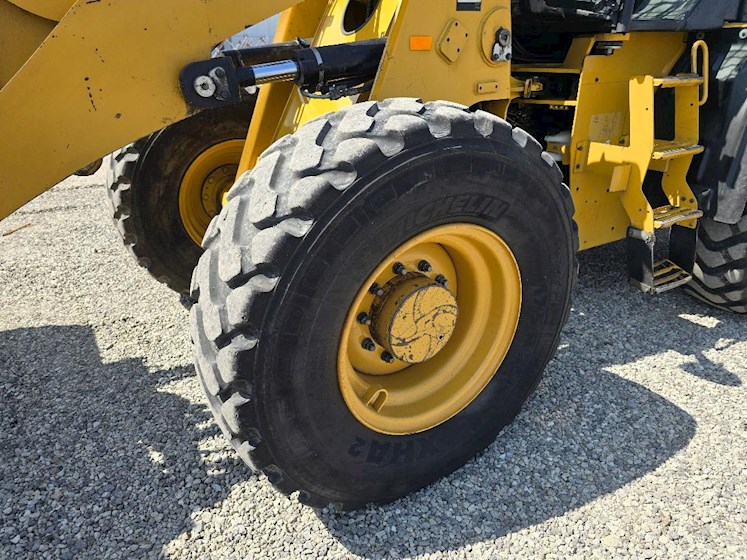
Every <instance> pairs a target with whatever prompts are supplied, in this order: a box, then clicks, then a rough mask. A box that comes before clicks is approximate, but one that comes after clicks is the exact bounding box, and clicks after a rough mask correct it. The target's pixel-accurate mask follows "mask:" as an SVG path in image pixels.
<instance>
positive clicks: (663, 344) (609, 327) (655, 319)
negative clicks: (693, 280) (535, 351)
mask: <svg viewBox="0 0 747 560" xmlns="http://www.w3.org/2000/svg"><path fill="white" fill-rule="evenodd" d="M580 261H581V276H580V279H579V280H580V281H579V287H578V290H577V294H576V297H575V304H574V317H573V319H572V320H571V322H570V323H569V325H568V326H567V327H566V333H565V334H566V337H565V338H570V339H575V338H579V337H583V333H594V335H593V336H588V335H587V336H586V340H585V343H588V345H589V347H588V348H585V349H584V351H585V352H586V353H588V354H589V358H590V360H592V361H593V363H595V364H596V365H598V366H602V367H604V366H608V365H617V364H627V363H631V362H635V361H637V360H640V359H642V358H646V357H655V356H658V355H660V354H662V353H663V352H666V351H670V352H676V353H678V354H681V355H683V356H692V357H694V358H695V361H694V362H691V363H687V364H684V365H683V366H681V368H680V369H682V370H684V371H686V372H688V373H689V374H692V375H694V376H696V377H698V378H700V379H703V380H704V381H708V382H710V383H715V384H718V385H723V386H727V387H739V386H741V385H742V380H741V379H740V378H739V377H738V376H737V375H736V374H734V373H733V372H731V371H729V370H728V369H726V368H724V367H723V365H722V364H719V363H718V362H716V361H714V360H713V359H711V358H709V357H708V356H707V355H706V354H707V353H710V354H711V355H713V354H714V351H715V352H716V353H717V352H718V351H719V350H723V349H725V348H727V347H728V346H731V345H732V344H735V343H737V342H742V341H744V338H745V327H746V326H747V322H746V321H745V318H744V317H740V316H739V315H736V314H733V313H729V312H726V311H720V310H718V309H714V308H712V307H709V306H707V305H706V304H704V303H702V302H701V301H699V300H696V299H695V298H693V297H690V296H688V295H687V294H686V293H684V291H682V290H677V291H674V292H669V293H667V294H664V295H661V296H657V297H652V296H649V295H646V294H643V293H640V292H637V291H636V290H634V289H633V288H631V287H629V286H628V284H627V276H626V271H625V244H624V243H618V244H615V245H612V246H609V247H602V248H599V249H593V250H591V251H588V252H586V253H582V254H581V256H580Z"/></svg>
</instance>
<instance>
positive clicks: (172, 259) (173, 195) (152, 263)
mask: <svg viewBox="0 0 747 560" xmlns="http://www.w3.org/2000/svg"><path fill="white" fill-rule="evenodd" d="M253 111H254V100H251V101H249V102H247V103H242V104H240V105H234V106H231V107H226V108H221V109H214V110H210V111H203V112H202V113H199V114H197V115H195V116H193V117H190V118H188V119H185V120H183V121H180V122H178V123H176V124H173V125H171V126H169V127H166V128H165V129H163V130H161V131H159V132H155V133H153V134H151V135H150V136H147V137H145V138H141V139H140V140H137V141H135V142H133V143H132V144H130V145H128V146H125V147H124V148H122V149H121V150H118V151H116V152H114V153H113V154H112V157H111V158H110V166H109V173H108V177H107V186H108V187H109V188H108V189H107V193H108V195H109V203H110V208H111V212H112V216H113V219H114V224H115V226H116V228H117V231H118V232H119V234H120V235H121V236H122V241H123V242H124V244H125V247H127V249H128V250H129V251H130V253H131V254H132V255H133V256H134V257H135V259H136V260H137V262H138V263H139V264H140V266H142V267H144V268H146V269H147V270H148V272H149V273H150V274H151V276H153V277H154V278H155V279H156V280H158V281H159V282H162V283H163V284H166V285H167V286H168V287H169V288H171V289H172V290H174V291H176V292H179V293H180V294H183V295H188V294H189V284H190V280H191V278H192V272H193V270H194V268H195V266H197V261H198V260H199V259H200V255H202V248H201V247H200V246H198V245H196V244H195V242H194V241H193V240H192V238H191V237H190V236H189V234H188V233H187V232H186V230H185V229H184V226H183V224H182V220H181V217H180V214H179V185H180V183H181V180H182V177H184V173H185V172H186V170H187V168H188V167H189V165H190V164H191V163H192V162H193V161H194V160H195V159H196V158H197V156H199V155H200V154H201V153H202V152H203V151H205V150H206V149H207V148H209V147H211V146H214V145H215V144H218V143H220V142H224V141H226V140H234V139H244V138H246V134H247V130H248V128H249V123H250V121H251V118H252V113H253Z"/></svg>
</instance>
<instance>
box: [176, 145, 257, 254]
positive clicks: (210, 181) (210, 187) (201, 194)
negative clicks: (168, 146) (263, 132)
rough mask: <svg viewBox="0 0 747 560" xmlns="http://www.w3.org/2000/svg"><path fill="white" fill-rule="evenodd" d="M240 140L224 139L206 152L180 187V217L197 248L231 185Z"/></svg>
mask: <svg viewBox="0 0 747 560" xmlns="http://www.w3.org/2000/svg"><path fill="white" fill-rule="evenodd" d="M243 148H244V141H243V140H227V141H225V142H220V143H219V144H216V145H214V146H211V147H210V148H208V149H206V150H205V151H204V152H203V153H201V154H200V155H199V156H197V158H196V159H195V160H194V161H193V162H192V163H191V164H190V165H189V167H188V168H187V170H186V171H185V173H184V176H183V177H182V180H181V183H180V185H179V216H180V218H181V220H182V224H183V225H184V229H185V231H186V232H187V234H188V235H189V236H190V237H191V238H192V241H194V242H195V244H196V245H200V244H201V243H202V238H203V236H204V235H205V230H207V227H208V225H209V224H210V220H212V219H213V217H215V216H216V215H217V214H218V213H219V212H220V210H221V207H222V198H223V195H224V193H226V192H227V191H228V190H229V189H230V188H231V185H232V184H233V182H234V179H235V178H236V172H237V170H238V168H239V161H240V160H241V154H242V151H243Z"/></svg>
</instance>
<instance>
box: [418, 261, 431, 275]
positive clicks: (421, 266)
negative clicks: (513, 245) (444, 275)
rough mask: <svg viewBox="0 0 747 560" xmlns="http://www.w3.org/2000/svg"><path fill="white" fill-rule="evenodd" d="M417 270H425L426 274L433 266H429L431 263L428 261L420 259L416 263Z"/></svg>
mask: <svg viewBox="0 0 747 560" xmlns="http://www.w3.org/2000/svg"><path fill="white" fill-rule="evenodd" d="M418 270H419V271H420V272H425V273H426V274H427V273H428V272H432V271H433V267H432V266H431V263H429V262H428V261H425V260H423V261H420V262H419V263H418Z"/></svg>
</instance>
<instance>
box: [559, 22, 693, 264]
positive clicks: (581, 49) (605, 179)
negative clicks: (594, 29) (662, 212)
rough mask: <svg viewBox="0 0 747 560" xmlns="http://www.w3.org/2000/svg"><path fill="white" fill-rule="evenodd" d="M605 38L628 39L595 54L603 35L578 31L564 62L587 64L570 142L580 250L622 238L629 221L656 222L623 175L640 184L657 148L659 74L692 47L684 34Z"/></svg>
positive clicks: (578, 65)
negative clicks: (611, 51)
mask: <svg viewBox="0 0 747 560" xmlns="http://www.w3.org/2000/svg"><path fill="white" fill-rule="evenodd" d="M606 37H607V38H608V39H611V38H615V39H619V40H622V41H623V46H622V48H621V49H618V50H617V51H616V52H615V54H614V55H612V56H590V53H591V49H592V48H593V45H594V43H595V42H596V40H597V39H599V37H593V36H590V37H577V38H576V39H574V46H573V47H572V48H571V50H570V51H569V54H568V57H567V59H566V61H565V63H564V66H566V67H567V68H570V69H574V70H575V69H578V68H580V69H581V75H580V84H579V93H578V98H577V99H576V114H575V119H574V126H573V137H572V143H571V192H572V194H573V199H574V202H575V204H576V222H577V223H578V226H579V240H580V246H581V249H589V248H591V247H596V246H599V245H604V244H606V243H612V242H614V241H618V240H620V239H624V238H625V236H626V232H627V229H628V226H630V225H631V223H633V224H638V226H640V228H641V229H646V230H649V228H653V211H652V210H651V211H649V209H650V207H649V206H648V203H647V202H646V200H645V197H644V196H643V194H642V192H639V189H637V188H636V189H630V188H627V189H621V188H620V185H619V181H620V178H621V177H622V176H626V177H627V178H628V182H629V184H630V185H640V184H642V182H643V179H644V178H645V175H646V172H647V171H648V169H649V165H650V162H651V157H652V154H653V150H654V140H655V138H654V127H653V110H654V105H653V96H654V83H653V79H654V78H653V76H667V75H669V74H670V73H671V70H672V68H673V67H674V64H675V63H676V62H677V60H678V59H679V58H680V57H681V56H682V54H683V53H684V51H685V48H686V45H685V40H686V35H685V34H684V33H674V32H671V33H670V32H650V33H649V32H646V33H630V34H627V35H607V36H606ZM633 124H634V125H635V126H632V125H633ZM633 135H635V137H634V136H633ZM602 146H605V147H602ZM590 151H591V152H592V153H590ZM621 165H624V166H628V167H627V168H626V169H624V170H618V169H617V168H618V167H619V166H621ZM631 217H632V218H633V219H631Z"/></svg>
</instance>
